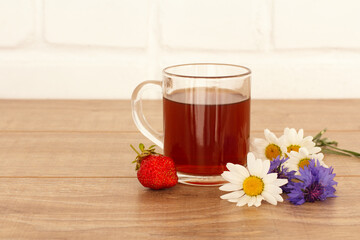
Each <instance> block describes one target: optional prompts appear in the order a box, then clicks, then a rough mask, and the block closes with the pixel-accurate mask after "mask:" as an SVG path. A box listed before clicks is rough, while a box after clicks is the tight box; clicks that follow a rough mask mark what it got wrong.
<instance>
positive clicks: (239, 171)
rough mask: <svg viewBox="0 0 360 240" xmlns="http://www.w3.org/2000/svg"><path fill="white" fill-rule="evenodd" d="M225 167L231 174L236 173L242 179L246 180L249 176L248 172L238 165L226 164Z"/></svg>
mask: <svg viewBox="0 0 360 240" xmlns="http://www.w3.org/2000/svg"><path fill="white" fill-rule="evenodd" d="M226 167H227V168H228V169H229V170H230V171H231V172H233V173H237V174H238V175H239V176H240V177H242V178H244V179H245V178H247V177H248V176H250V175H249V172H248V170H247V169H246V168H245V167H244V166H242V165H240V164H232V163H227V164H226Z"/></svg>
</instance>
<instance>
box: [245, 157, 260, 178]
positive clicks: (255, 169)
mask: <svg viewBox="0 0 360 240" xmlns="http://www.w3.org/2000/svg"><path fill="white" fill-rule="evenodd" d="M248 169H249V172H250V175H253V176H257V177H260V176H261V173H262V160H261V159H254V160H252V161H250V162H249V160H248Z"/></svg>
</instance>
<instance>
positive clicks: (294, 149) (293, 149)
mask: <svg viewBox="0 0 360 240" xmlns="http://www.w3.org/2000/svg"><path fill="white" fill-rule="evenodd" d="M300 147H301V146H299V145H290V146H288V147H287V152H288V153H289V152H291V151H295V152H299V149H300Z"/></svg>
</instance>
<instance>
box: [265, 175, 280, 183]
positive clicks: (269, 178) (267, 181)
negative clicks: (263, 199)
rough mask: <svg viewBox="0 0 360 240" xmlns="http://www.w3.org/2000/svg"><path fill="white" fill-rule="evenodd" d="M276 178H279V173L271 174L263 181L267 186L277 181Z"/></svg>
mask: <svg viewBox="0 0 360 240" xmlns="http://www.w3.org/2000/svg"><path fill="white" fill-rule="evenodd" d="M276 178H277V173H269V174H267V175H266V176H265V177H263V181H264V183H265V184H267V183H272V182H274V181H275V180H276Z"/></svg>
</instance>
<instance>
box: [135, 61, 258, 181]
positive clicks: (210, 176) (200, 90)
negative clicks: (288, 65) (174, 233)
mask: <svg viewBox="0 0 360 240" xmlns="http://www.w3.org/2000/svg"><path fill="white" fill-rule="evenodd" d="M250 79H251V71H250V69H248V68H246V67H242V66H238V65H232V64H219V63H194V64H183V65H176V66H170V67H167V68H165V69H164V70H163V79H162V81H145V82H143V83H141V84H139V85H138V86H137V87H136V89H135V90H134V92H133V95H132V99H131V104H132V114H133V119H134V122H135V124H136V126H137V127H138V129H139V130H140V132H141V133H142V134H143V135H144V136H146V137H147V138H148V139H150V140H151V141H152V142H154V143H155V144H156V145H158V146H159V147H161V148H162V149H163V150H164V155H166V156H169V157H171V158H172V159H174V162H175V165H176V169H177V172H178V176H179V182H181V183H185V184H190V185H199V186H216V185H220V184H223V183H224V180H223V179H222V177H221V176H220V174H221V173H222V172H223V171H225V170H226V163H228V162H231V163H235V164H242V165H245V163H246V155H247V153H248V151H249V139H250ZM154 87H160V88H162V93H163V119H164V120H163V129H164V131H163V133H159V132H157V131H155V130H154V129H153V128H152V127H151V126H150V125H149V124H148V122H147V121H146V118H145V116H144V115H143V113H142V99H141V97H142V93H143V92H144V91H146V90H147V89H152V88H154Z"/></svg>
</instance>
